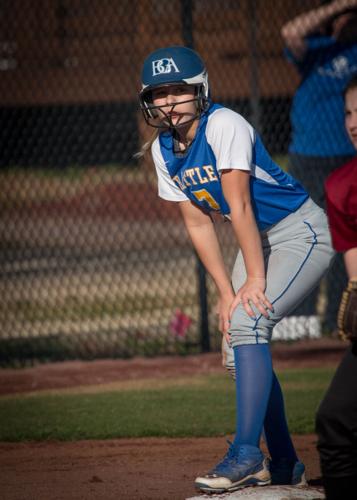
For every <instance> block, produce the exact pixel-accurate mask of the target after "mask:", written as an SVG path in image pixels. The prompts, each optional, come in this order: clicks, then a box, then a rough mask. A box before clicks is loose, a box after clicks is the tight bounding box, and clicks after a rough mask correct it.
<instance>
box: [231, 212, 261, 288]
mask: <svg viewBox="0 0 357 500" xmlns="http://www.w3.org/2000/svg"><path fill="white" fill-rule="evenodd" d="M232 224H233V228H234V232H235V235H236V237H237V240H238V244H239V247H240V249H241V252H242V254H243V259H244V263H245V267H246V272H247V277H248V278H265V267H264V257H263V249H262V242H261V237H260V234H259V231H258V228H257V225H256V221H255V217H254V213H253V210H252V208H251V205H250V204H244V205H242V206H241V207H239V208H238V209H237V208H236V209H235V210H234V211H232Z"/></svg>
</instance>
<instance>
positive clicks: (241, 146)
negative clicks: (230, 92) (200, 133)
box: [206, 108, 255, 171]
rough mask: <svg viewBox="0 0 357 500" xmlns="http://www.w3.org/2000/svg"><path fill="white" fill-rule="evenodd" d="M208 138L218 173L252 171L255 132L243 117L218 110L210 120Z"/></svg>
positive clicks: (207, 130)
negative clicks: (232, 170)
mask: <svg viewBox="0 0 357 500" xmlns="http://www.w3.org/2000/svg"><path fill="white" fill-rule="evenodd" d="M206 137H207V142H208V143H209V145H210V146H211V148H212V151H213V153H214V155H215V157H216V167H217V170H218V171H222V170H225V169H236V170H247V171H251V169H252V151H253V146H254V142H255V132H254V129H253V127H252V126H251V125H250V124H249V123H248V122H247V121H246V120H245V118H243V116H241V115H240V114H238V113H236V112H234V111H232V110H230V109H227V108H220V109H217V110H216V111H215V112H214V113H212V115H211V116H210V117H209V119H208V123H207V128H206Z"/></svg>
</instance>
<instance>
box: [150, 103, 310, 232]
mask: <svg viewBox="0 0 357 500" xmlns="http://www.w3.org/2000/svg"><path fill="white" fill-rule="evenodd" d="M153 159H154V163H155V166H156V169H157V173H158V178H159V195H160V196H161V197H163V198H164V199H167V200H172V201H184V200H187V199H189V200H191V201H192V202H193V203H195V204H196V205H198V206H200V207H201V208H203V209H204V210H205V211H208V212H210V211H216V212H219V213H221V214H223V215H226V216H229V213H230V209H229V206H228V204H227V201H226V200H225V198H224V195H223V191H222V185H221V179H220V175H221V171H222V170H224V169H241V170H249V171H250V192H251V203H252V207H253V210H254V214H255V218H256V221H257V225H258V228H259V229H260V230H264V229H267V228H268V227H269V226H271V225H273V224H275V223H277V222H279V221H280V220H282V219H283V218H284V217H286V216H287V215H289V214H290V213H292V212H294V211H295V210H297V209H298V208H299V207H300V206H301V205H302V204H303V203H304V201H305V200H306V199H307V198H308V194H307V193H306V191H305V190H304V188H303V187H302V186H301V184H299V183H298V182H297V181H296V180H295V179H293V178H292V177H291V176H290V175H288V174H286V173H285V172H284V171H283V170H282V169H281V168H280V167H279V166H278V165H277V164H276V163H274V162H273V160H272V159H271V157H270V156H269V154H268V152H267V151H266V149H265V147H264V145H263V143H262V141H261V139H260V137H259V136H258V135H257V134H256V132H255V130H254V129H253V128H252V127H251V125H250V124H249V123H248V122H247V121H246V120H245V119H244V118H243V117H242V116H241V115H239V114H238V113H235V112H234V111H232V110H230V109H227V108H223V107H222V106H220V105H218V104H215V105H212V106H211V107H210V109H209V110H208V112H207V113H205V114H204V115H203V116H202V117H201V119H200V123H199V125H198V128H197V130H196V135H195V138H194V141H193V143H192V144H191V146H190V148H189V150H188V151H187V152H186V154H184V155H177V154H175V152H174V141H173V136H172V134H171V132H170V131H168V132H161V134H160V135H159V137H158V139H157V140H156V141H155V143H154V144H153Z"/></svg>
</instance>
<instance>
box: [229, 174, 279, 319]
mask: <svg viewBox="0 0 357 500" xmlns="http://www.w3.org/2000/svg"><path fill="white" fill-rule="evenodd" d="M221 183H222V189H223V193H224V196H225V199H226V201H227V203H228V205H229V207H230V217H231V221H232V225H233V229H234V232H235V235H236V238H237V241H238V244H239V247H240V249H241V252H242V254H243V260H244V264H245V268H246V273H247V278H246V281H245V283H244V285H243V286H242V287H241V288H240V289H239V290H238V292H237V294H236V297H235V299H234V301H233V303H232V305H231V311H230V314H232V313H233V311H234V309H235V308H236V307H237V305H238V304H239V303H240V302H241V303H242V304H243V307H244V308H245V310H246V312H247V313H248V314H249V316H251V317H255V313H254V311H253V310H252V308H251V306H250V304H249V302H251V303H253V304H254V306H255V308H256V309H257V310H258V311H259V312H260V313H261V314H263V315H264V316H266V317H268V316H269V315H268V312H267V309H270V310H273V307H272V305H271V303H270V302H269V300H268V299H267V297H266V296H265V293H264V292H265V287H266V280H265V266H264V257H263V248H262V242H261V238H260V234H259V231H258V227H257V223H256V220H255V216H254V212H253V209H252V205H251V201H250V172H247V171H243V170H224V171H223V172H222V176H221Z"/></svg>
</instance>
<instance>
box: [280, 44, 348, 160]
mask: <svg viewBox="0 0 357 500" xmlns="http://www.w3.org/2000/svg"><path fill="white" fill-rule="evenodd" d="M306 43H307V46H308V48H307V52H306V54H305V56H304V58H303V60H302V61H298V60H296V59H294V57H293V55H292V54H291V53H290V52H289V51H286V52H287V55H288V57H289V59H291V60H292V61H293V62H294V64H296V66H297V68H298V70H299V73H300V75H301V83H300V85H299V87H298V89H297V91H296V93H295V96H294V99H293V104H292V109H291V124H292V141H291V144H290V147H289V151H290V152H291V153H297V154H302V155H305V156H323V157H328V156H330V157H331V156H332V157H334V156H349V155H351V156H353V155H354V154H355V150H354V147H353V146H352V144H351V142H350V140H349V138H348V136H347V133H346V131H345V125H344V102H343V90H344V88H345V86H346V84H347V82H348V80H349V79H350V78H351V76H352V75H353V74H354V73H356V72H357V44H355V43H354V44H349V45H347V44H341V43H339V42H337V41H336V40H335V39H334V38H331V37H325V36H313V37H309V38H307V39H306Z"/></svg>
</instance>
